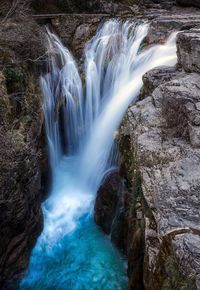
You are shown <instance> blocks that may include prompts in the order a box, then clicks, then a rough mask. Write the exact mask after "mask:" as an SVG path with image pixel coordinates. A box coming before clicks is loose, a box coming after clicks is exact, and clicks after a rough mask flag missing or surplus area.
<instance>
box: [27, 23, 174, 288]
mask: <svg viewBox="0 0 200 290" xmlns="http://www.w3.org/2000/svg"><path fill="white" fill-rule="evenodd" d="M147 32H148V24H146V23H143V24H140V25H136V24H132V23H129V22H126V23H121V22H118V21H113V20H112V21H108V22H106V23H105V24H104V25H103V27H102V28H101V29H100V30H99V31H98V32H97V34H96V36H95V37H94V38H93V39H92V40H91V41H90V42H89V43H88V44H87V46H86V49H85V66H84V67H85V79H86V81H85V88H84V89H83V86H82V82H81V78H80V75H79V72H78V69H77V66H76V63H75V60H74V59H73V57H72V56H71V54H70V52H69V51H68V50H67V49H66V48H65V47H64V46H63V45H62V44H61V42H60V41H59V39H58V38H57V37H56V36H55V35H53V34H52V33H50V32H48V43H49V60H50V63H49V73H47V74H46V75H44V76H43V77H42V78H41V87H42V90H43V95H44V112H45V121H46V132H47V138H48V144H49V157H50V161H51V166H52V170H53V181H52V190H51V194H50V197H49V199H48V200H47V201H46V202H45V204H44V206H43V210H44V216H45V224H44V231H43V233H42V235H41V237H40V239H39V241H38V244H37V246H36V249H35V254H33V258H32V261H33V262H32V264H33V265H32V266H31V268H30V274H29V275H28V278H27V279H25V280H24V281H25V282H24V284H23V285H27V284H26V283H28V285H29V288H26V287H25V286H24V287H22V288H23V289H34V288H31V286H30V285H34V283H33V280H34V277H37V279H41V280H42V278H41V275H40V274H38V273H37V275H36V274H35V272H34V270H33V267H36V266H35V263H36V261H35V260H37V259H36V258H34V257H37V255H38V252H39V253H41V248H43V247H44V245H45V247H46V250H47V252H48V251H50V253H51V255H52V257H53V256H54V255H53V253H54V252H55V251H54V250H52V249H54V246H55V244H57V245H58V244H59V241H61V240H62V238H63V237H65V236H68V237H69V235H73V233H76V229H77V228H79V229H80V227H81V225H82V219H83V217H84V216H85V215H86V214H87V215H88V213H90V212H92V210H93V202H94V199H95V194H96V191H97V190H98V187H99V185H100V183H101V181H102V179H103V177H104V174H105V172H107V171H109V170H110V169H111V168H112V167H113V166H116V159H117V152H116V150H115V148H114V138H113V135H114V133H115V131H116V130H117V128H118V126H119V124H120V122H121V120H122V117H123V115H124V113H125V112H126V110H127V107H128V105H129V104H130V103H134V102H135V101H136V100H137V97H138V94H139V91H140V89H141V86H142V76H143V74H144V73H146V72H147V71H148V70H150V69H152V68H154V67H156V66H160V65H175V63H176V46H175V34H173V35H172V36H171V37H170V38H169V39H168V40H167V42H166V43H165V44H164V45H156V46H153V47H151V48H149V49H146V50H143V51H141V49H140V47H141V44H142V41H143V40H144V38H145V37H146V35H147ZM58 100H62V103H63V105H62V111H60V112H61V113H62V116H63V118H62V121H60V123H61V122H62V124H63V125H62V126H61V127H62V131H63V132H62V134H61V133H60V125H59V124H60V123H59V117H58V114H57V113H56V111H57V109H56V108H57V105H56V104H57V103H58ZM63 138H64V142H63V140H62V139H63ZM63 144H64V145H63ZM63 147H65V148H64V150H63ZM66 152H67V153H66ZM83 226H84V225H82V227H83ZM88 234H89V233H88ZM76 238H77V237H76ZM96 243H97V245H98V240H97V241H96ZM83 244H84V242H83ZM91 245H92V244H91ZM87 246H88V245H87ZM91 247H92V246H91ZM82 250H83V251H84V249H82ZM99 255H100V254H99V253H96V259H97V260H95V264H96V263H98V262H99V261H100V260H98V257H99ZM45 257H46V256H45ZM52 259H53V258H52ZM74 259H75V261H74V263H75V265H76V266H77V263H78V260H77V262H76V257H74ZM111 260H112V259H111ZM44 263H45V262H44ZM66 263H67V265H66V266H67V267H68V266H69V265H68V262H67V261H66ZM92 265H93V264H92ZM107 266H108V269H107V270H106V268H105V265H104V268H105V270H104V271H107V272H109V267H110V268H112V267H111V266H110V265H107ZM91 267H92V266H91ZM93 267H94V266H93ZM95 267H96V266H95ZM97 267H98V265H97ZM120 267H121V266H120ZM102 271H103V270H102V269H101V272H102ZM33 273H34V274H33ZM103 275H106V274H105V273H103V272H102V277H104V276H103ZM38 277H40V278H38ZM35 279H36V278H35ZM101 279H102V278H101ZM113 279H114V278H113ZM27 281H28V282H27ZM30 281H31V282H30ZM66 282H67V280H66ZM31 283H32V284H31ZM41 283H42V282H41ZM85 283H87V281H85ZM98 283H99V282H98V280H97V284H98ZM113 283H115V282H114V281H113ZM42 285H43V284H42ZM73 285H74V284H73ZM83 285H85V284H83ZM94 285H96V284H94ZM94 285H93V286H91V287H90V288H81V286H80V287H79V286H77V285H76V286H73V288H67V289H72V290H73V289H104V288H95V287H96V286H94ZM113 285H115V284H113ZM116 285H118V286H115V289H124V288H122V287H121V286H120V285H121V284H120V282H119V284H116ZM84 287H85V286H84ZM93 287H94V288H93ZM112 287H114V286H111V288H107V289H114V288H112ZM117 287H118V288H117ZM42 289H47V288H45V287H44V286H43V288H42ZM48 289H49V288H48ZM52 289H53V288H52ZM55 289H63V288H62V287H61V288H55Z"/></svg>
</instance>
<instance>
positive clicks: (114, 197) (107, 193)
mask: <svg viewBox="0 0 200 290" xmlns="http://www.w3.org/2000/svg"><path fill="white" fill-rule="evenodd" d="M121 189H122V181H121V178H120V176H119V174H118V173H117V172H116V173H110V174H109V175H108V176H106V177H105V180H104V182H103V184H102V185H101V186H100V188H99V190H98V192H97V198H96V202H95V208H94V219H95V222H96V224H97V225H99V226H100V227H101V228H102V229H103V231H104V232H105V233H106V234H109V233H110V232H111V226H112V222H113V219H114V217H115V214H116V208H117V202H118V193H119V192H120V190H121Z"/></svg>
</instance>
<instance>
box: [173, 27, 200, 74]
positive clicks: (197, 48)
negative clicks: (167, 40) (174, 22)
mask: <svg viewBox="0 0 200 290" xmlns="http://www.w3.org/2000/svg"><path fill="white" fill-rule="evenodd" d="M177 55H178V64H179V65H180V66H181V67H183V68H184V70H185V71H187V72H198V73H200V29H198V28H194V29H191V30H189V31H184V32H181V33H179V34H178V36H177Z"/></svg>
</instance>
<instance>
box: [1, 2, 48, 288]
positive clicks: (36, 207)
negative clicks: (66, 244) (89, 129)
mask: <svg viewBox="0 0 200 290" xmlns="http://www.w3.org/2000/svg"><path fill="white" fill-rule="evenodd" d="M1 4H2V3H1ZM23 7H24V6H23ZM20 11H21V12H22V10H20ZM21 12H20V13H21ZM13 13H14V14H13V15H12V17H8V18H3V19H2V18H0V20H1V21H2V22H1V28H0V143H1V146H0V147H1V148H0V164H1V168H0V188H1V191H0V288H1V289H8V290H11V289H15V287H16V283H17V281H18V280H19V279H20V278H21V277H22V275H23V274H24V272H25V271H26V270H27V267H28V262H29V258H30V254H31V251H32V249H33V247H34V245H35V243H36V240H37V238H38V236H39V234H40V233H41V230H42V226H43V217H42V211H41V200H42V190H43V189H42V183H41V176H42V165H41V164H42V162H43V161H44V158H43V157H44V155H43V149H44V143H43V141H42V135H43V134H42V124H43V113H42V98H41V93H40V90H39V87H38V74H37V70H36V68H37V67H38V66H37V65H36V64H37V59H38V58H39V59H40V60H41V55H43V54H44V52H45V50H44V47H43V46H42V34H41V31H40V28H39V27H38V25H37V24H36V23H35V22H34V21H32V20H30V19H29V18H28V17H27V18H26V16H25V15H20V14H18V12H17V11H14V12H13ZM30 35H32V38H31V39H30Z"/></svg>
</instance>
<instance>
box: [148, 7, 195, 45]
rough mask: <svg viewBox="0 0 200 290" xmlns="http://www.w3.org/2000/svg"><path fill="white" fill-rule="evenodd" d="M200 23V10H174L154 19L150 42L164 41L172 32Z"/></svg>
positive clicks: (150, 30) (149, 35)
mask: <svg viewBox="0 0 200 290" xmlns="http://www.w3.org/2000/svg"><path fill="white" fill-rule="evenodd" d="M197 25H200V11H182V10H180V11H179V10H176V9H175V10H174V11H172V12H171V13H170V14H169V13H167V14H163V15H160V16H158V17H157V18H155V19H153V21H152V23H151V25H150V29H149V32H148V39H147V40H148V43H150V44H151V43H158V42H161V43H162V42H164V41H165V40H166V37H168V36H169V35H170V34H171V33H172V32H178V31H180V30H184V29H187V30H188V29H190V28H194V27H195V26H197Z"/></svg>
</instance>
